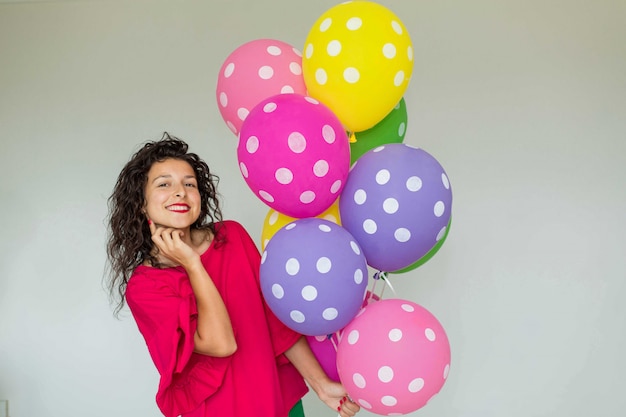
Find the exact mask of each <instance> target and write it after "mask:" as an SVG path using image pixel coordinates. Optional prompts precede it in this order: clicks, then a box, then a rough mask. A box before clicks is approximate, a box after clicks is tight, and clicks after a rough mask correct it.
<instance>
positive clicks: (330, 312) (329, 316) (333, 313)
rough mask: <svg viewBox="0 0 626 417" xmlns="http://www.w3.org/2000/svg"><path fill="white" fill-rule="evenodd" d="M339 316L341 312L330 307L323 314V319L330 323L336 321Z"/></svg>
mask: <svg viewBox="0 0 626 417" xmlns="http://www.w3.org/2000/svg"><path fill="white" fill-rule="evenodd" d="M338 315H339V312H338V311H337V309H336V308H333V307H329V308H327V309H325V310H324V311H323V312H322V317H324V320H328V321H330V320H335V319H336V318H337V316H338Z"/></svg>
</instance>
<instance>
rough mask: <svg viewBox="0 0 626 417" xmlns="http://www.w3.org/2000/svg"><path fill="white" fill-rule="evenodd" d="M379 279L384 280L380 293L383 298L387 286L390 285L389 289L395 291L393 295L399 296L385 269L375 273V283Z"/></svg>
mask: <svg viewBox="0 0 626 417" xmlns="http://www.w3.org/2000/svg"><path fill="white" fill-rule="evenodd" d="M379 279H380V280H382V281H383V289H382V290H381V291H380V295H379V297H380V298H381V299H382V298H383V294H384V292H385V288H387V286H389V289H390V290H391V292H393V295H394V296H396V297H398V294H397V293H396V290H394V288H393V285H391V281H390V280H389V276H388V275H387V273H386V272H384V271H378V272H376V273H375V274H374V284H376V281H378V280H379ZM372 291H373V290H372Z"/></svg>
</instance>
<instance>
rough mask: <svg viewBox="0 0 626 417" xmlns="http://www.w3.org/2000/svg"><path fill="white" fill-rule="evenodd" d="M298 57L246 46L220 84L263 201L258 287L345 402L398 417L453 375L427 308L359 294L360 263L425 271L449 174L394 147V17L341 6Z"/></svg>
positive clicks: (400, 109)
mask: <svg viewBox="0 0 626 417" xmlns="http://www.w3.org/2000/svg"><path fill="white" fill-rule="evenodd" d="M302 50H303V51H304V53H301V52H300V50H298V49H297V48H295V47H293V46H292V45H289V44H288V43H285V42H283V41H279V40H275V39H257V40H253V41H250V42H247V43H245V44H243V45H241V46H240V47H238V48H237V49H236V50H234V51H233V52H232V53H231V54H230V55H229V56H228V57H227V58H226V60H225V61H224V63H223V65H222V66H221V69H220V72H219V76H218V80H217V88H216V99H217V103H218V108H219V111H220V113H221V115H222V118H223V119H224V121H225V123H226V125H227V126H228V128H229V129H230V130H231V131H232V132H233V133H234V134H235V135H236V136H237V138H238V146H237V159H238V163H239V169H240V172H241V174H242V176H243V178H244V180H245V181H246V184H247V185H248V186H249V188H250V190H251V191H252V192H253V193H254V195H256V196H257V197H258V198H259V199H260V200H261V201H262V202H263V203H265V204H266V205H267V206H268V208H269V211H268V213H267V215H266V217H265V220H264V223H263V232H262V236H261V246H262V258H261V267H260V279H261V290H262V292H263V296H264V298H265V301H266V303H267V304H268V306H269V307H270V308H271V310H272V311H273V312H274V314H275V315H276V316H277V317H278V318H279V319H280V320H281V321H282V322H283V323H285V324H286V325H287V326H289V327H290V328H292V329H294V330H296V331H298V332H300V333H302V334H303V335H306V336H307V338H308V340H309V344H310V346H311V348H312V350H313V352H314V354H315V355H316V356H317V358H318V359H319V361H320V363H321V364H322V366H323V367H324V369H325V370H326V372H327V373H328V375H329V376H330V377H331V378H333V379H335V380H340V381H341V382H342V383H343V385H344V386H345V388H346V390H347V391H348V393H349V395H350V396H351V397H352V399H353V400H354V401H356V402H358V403H359V404H360V405H361V406H362V407H363V408H364V409H367V410H368V411H370V412H372V413H376V414H380V415H403V414H406V413H409V412H412V411H415V410H417V409H419V408H420V407H422V406H424V405H425V404H426V403H427V402H428V400H429V399H430V398H431V397H432V396H433V395H435V394H436V393H437V392H439V390H440V389H441V387H442V386H443V384H444V382H445V380H446V378H447V376H448V372H449V367H450V346H449V342H448V339H447V336H446V333H445V331H444V330H443V327H442V326H441V324H440V323H439V322H438V321H437V319H436V318H435V317H434V316H433V315H432V314H431V313H430V312H429V311H427V310H426V309H424V308H423V307H421V306H419V305H417V304H415V303H414V302H412V301H409V300H402V299H398V298H392V299H383V298H382V294H381V296H378V295H376V294H374V291H373V287H372V291H368V282H369V278H368V271H369V269H370V268H371V269H375V270H377V271H378V272H377V273H376V274H375V275H374V278H377V277H386V276H388V275H387V273H388V272H393V273H396V274H400V273H403V272H407V271H410V270H412V269H415V268H417V267H419V266H421V265H423V264H424V263H425V262H427V261H428V260H429V259H431V258H432V257H433V256H434V255H435V253H436V252H437V251H438V250H439V248H440V247H441V246H442V244H443V242H444V241H445V240H446V237H447V235H448V232H449V229H450V224H451V208H452V191H451V187H450V181H449V179H448V176H447V174H446V172H445V170H444V169H443V167H442V166H441V165H440V164H439V162H438V161H437V160H436V159H435V158H434V157H433V156H432V155H430V154H429V153H427V152H426V151H424V150H422V149H418V148H414V147H411V146H408V145H406V144H404V143H403V142H404V138H405V134H406V130H407V110H406V103H405V100H404V98H403V96H404V93H405V91H406V89H407V87H408V84H409V80H410V79H411V75H412V70H413V64H414V55H413V46H412V43H411V39H410V36H409V34H408V32H407V29H406V27H405V26H404V24H403V23H402V21H401V20H400V19H399V18H398V17H397V16H396V15H395V14H394V13H393V12H392V11H390V10H389V9H387V8H386V7H384V6H382V5H380V4H378V3H375V2H372V1H348V2H345V3H341V4H338V5H336V6H334V7H332V8H330V9H328V10H327V11H326V12H325V13H323V14H322V15H321V16H320V17H319V18H318V19H317V21H316V22H315V23H314V24H313V26H312V27H311V29H310V32H309V34H308V36H307V38H306V41H305V44H304V48H303V49H302Z"/></svg>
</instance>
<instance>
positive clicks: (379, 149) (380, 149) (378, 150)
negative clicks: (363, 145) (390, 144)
mask: <svg viewBox="0 0 626 417" xmlns="http://www.w3.org/2000/svg"><path fill="white" fill-rule="evenodd" d="M383 149H385V146H384V145H383V146H379V147H377V148H374V149H373V150H372V152H374V153H377V152H380V151H382V150H383Z"/></svg>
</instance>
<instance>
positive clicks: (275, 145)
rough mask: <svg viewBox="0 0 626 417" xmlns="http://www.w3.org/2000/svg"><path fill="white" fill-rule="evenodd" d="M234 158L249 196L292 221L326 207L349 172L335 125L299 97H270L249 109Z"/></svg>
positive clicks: (343, 137)
mask: <svg viewBox="0 0 626 417" xmlns="http://www.w3.org/2000/svg"><path fill="white" fill-rule="evenodd" d="M237 157H238V160H239V169H240V171H241V174H242V175H243V177H244V179H245V181H246V183H247V184H248V186H249V187H250V189H251V190H252V191H253V192H254V194H256V195H257V196H258V197H259V198H260V199H261V201H263V202H264V203H265V204H267V205H268V206H269V207H271V208H273V209H274V210H276V211H278V212H280V213H283V214H285V215H287V216H291V217H295V218H303V217H314V216H317V215H319V214H320V213H322V212H323V211H324V210H326V209H328V208H329V207H330V206H331V205H332V204H333V202H334V201H335V200H336V199H337V197H338V195H339V194H340V192H341V190H342V189H343V187H344V184H345V182H346V179H347V177H348V171H349V169H350V145H349V142H348V137H347V134H346V132H345V130H344V129H343V126H342V125H341V122H340V121H339V119H338V118H337V117H336V116H335V115H334V114H333V113H332V112H331V111H330V110H329V109H328V108H327V107H326V106H324V105H323V104H322V103H320V102H318V101H317V100H315V99H313V98H310V97H306V96H303V95H300V94H279V95H275V96H272V97H270V98H268V99H266V100H263V101H262V102H260V103H259V104H258V105H257V106H255V107H254V108H253V109H252V111H251V112H250V114H249V115H248V117H247V118H246V120H245V122H244V123H243V125H242V127H241V133H240V135H239V145H238V147H237Z"/></svg>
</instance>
